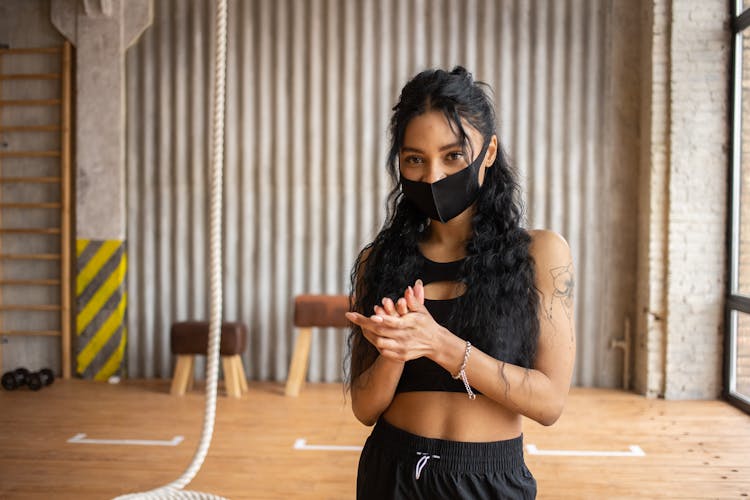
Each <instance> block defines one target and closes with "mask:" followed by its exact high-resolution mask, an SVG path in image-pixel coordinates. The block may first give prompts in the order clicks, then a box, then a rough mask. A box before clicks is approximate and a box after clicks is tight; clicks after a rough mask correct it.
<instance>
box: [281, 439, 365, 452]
mask: <svg viewBox="0 0 750 500" xmlns="http://www.w3.org/2000/svg"><path fill="white" fill-rule="evenodd" d="M293 448H294V449H295V450H329V451H360V450H361V449H362V447H361V446H337V445H333V444H307V440H306V439H305V438H299V439H298V440H296V441H295V442H294V446H293Z"/></svg>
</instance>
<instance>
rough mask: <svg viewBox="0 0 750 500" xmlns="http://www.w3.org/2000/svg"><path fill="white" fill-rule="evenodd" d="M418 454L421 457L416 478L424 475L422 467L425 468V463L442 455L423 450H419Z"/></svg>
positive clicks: (418, 461)
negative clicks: (423, 451)
mask: <svg viewBox="0 0 750 500" xmlns="http://www.w3.org/2000/svg"><path fill="white" fill-rule="evenodd" d="M417 455H420V457H419V460H417V468H416V470H415V474H414V477H415V479H419V477H420V476H421V475H422V469H424V467H425V465H427V462H428V461H429V460H430V459H431V458H440V455H430V454H429V453H422V452H421V451H418V452H417Z"/></svg>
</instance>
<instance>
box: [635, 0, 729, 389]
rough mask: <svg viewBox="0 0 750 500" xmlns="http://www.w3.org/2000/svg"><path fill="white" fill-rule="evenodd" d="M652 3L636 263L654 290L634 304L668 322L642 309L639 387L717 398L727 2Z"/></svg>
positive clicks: (723, 246)
mask: <svg viewBox="0 0 750 500" xmlns="http://www.w3.org/2000/svg"><path fill="white" fill-rule="evenodd" d="M648 4H650V5H649V6H647V8H649V7H650V8H652V9H653V11H652V18H651V19H652V21H653V24H652V37H651V54H650V59H648V60H646V61H645V62H646V64H651V68H650V71H651V74H652V75H653V78H652V80H651V82H650V92H649V94H650V95H646V96H644V99H643V100H642V104H644V105H645V106H644V109H643V110H642V112H643V113H644V117H645V118H644V121H643V122H642V123H644V122H645V123H646V124H648V125H649V128H648V129H647V130H646V131H645V132H647V133H648V134H649V136H648V138H647V139H649V140H648V141H644V147H646V149H647V151H646V154H644V155H643V156H642V159H646V160H647V163H646V164H645V165H642V167H643V169H642V173H648V178H649V183H648V185H647V187H648V190H649V192H648V194H647V195H643V197H642V199H641V210H642V217H641V219H642V220H644V219H645V220H646V221H647V223H648V239H646V240H644V241H645V243H643V244H642V245H641V256H642V257H643V258H642V259H641V262H640V266H639V275H640V277H647V278H648V287H647V288H648V290H647V291H646V290H645V288H646V287H645V286H642V287H640V288H639V297H638V302H639V306H641V307H639V309H641V310H647V311H650V312H651V313H653V314H655V315H656V316H658V317H661V318H663V320H662V321H653V320H652V321H650V322H648V321H647V318H648V316H649V314H648V313H643V314H642V315H641V318H640V321H639V324H638V326H639V332H638V339H637V341H638V342H637V347H636V384H635V385H636V388H637V390H639V391H640V392H644V393H646V394H649V395H663V396H664V397H666V398H670V399H672V398H675V399H677V398H713V397H716V396H718V395H719V393H720V391H721V383H722V380H721V367H722V362H723V358H722V354H723V349H722V342H723V341H722V334H723V331H724V325H723V314H724V296H725V290H726V288H725V280H724V277H725V274H726V262H725V261H726V258H725V255H726V241H725V235H726V199H727V198H726V197H727V192H726V183H727V145H728V127H727V113H728V88H727V81H728V74H727V70H728V57H729V47H730V45H729V31H728V18H729V13H728V6H727V3H726V2H725V1H724V0H680V1H667V0H655V1H653V2H648ZM647 17H648V16H647ZM664 77H666V80H664V79H663V78H664ZM665 82H668V85H665V84H664V83H665ZM647 86H648V84H647ZM642 186H643V184H642ZM643 210H646V212H645V214H644V213H643ZM643 233H644V231H642V232H641V234H643ZM664 238H666V239H664ZM665 245H666V246H665ZM644 246H647V248H644ZM639 279H640V278H639ZM652 318H653V316H652Z"/></svg>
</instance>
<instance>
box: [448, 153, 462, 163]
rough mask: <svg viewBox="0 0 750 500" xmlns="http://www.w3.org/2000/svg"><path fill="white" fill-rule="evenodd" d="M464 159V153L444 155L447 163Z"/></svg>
mask: <svg viewBox="0 0 750 500" xmlns="http://www.w3.org/2000/svg"><path fill="white" fill-rule="evenodd" d="M463 157H464V153H463V152H462V151H451V152H450V153H448V154H447V155H446V159H447V160H448V161H457V160H461V159H463Z"/></svg>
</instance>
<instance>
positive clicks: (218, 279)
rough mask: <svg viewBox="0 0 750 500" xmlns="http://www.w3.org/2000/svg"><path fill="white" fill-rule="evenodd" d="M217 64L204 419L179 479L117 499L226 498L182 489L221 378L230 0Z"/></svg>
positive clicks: (222, 0) (196, 462)
mask: <svg viewBox="0 0 750 500" xmlns="http://www.w3.org/2000/svg"><path fill="white" fill-rule="evenodd" d="M215 51H216V66H215V68H214V101H213V112H214V113H213V132H214V133H213V161H212V162H211V170H210V179H211V190H210V203H211V206H210V219H209V236H208V237H209V247H210V250H209V260H210V278H209V291H210V295H211V304H210V311H209V328H208V356H207V357H208V363H207V365H206V409H205V413H204V418H203V432H202V433H201V439H200V443H199V444H198V449H197V450H196V452H195V455H194V456H193V461H192V462H191V463H190V465H189V466H188V468H187V469H186V470H185V472H184V473H183V474H182V476H180V477H179V478H178V479H177V480H175V481H173V482H171V483H169V484H168V485H166V486H162V487H161V488H157V489H155V490H151V491H147V492H143V493H133V494H129V495H123V496H119V497H117V498H116V499H115V500H125V499H127V500H135V499H154V500H156V499H164V498H169V499H196V500H198V499H200V500H216V499H221V500H226V499H224V498H223V497H220V496H216V495H211V494H209V493H201V492H197V491H183V488H184V487H185V486H187V485H188V484H189V483H190V481H192V480H193V478H194V477H195V475H196V474H197V473H198V471H199V470H200V468H201V466H202V465H203V461H204V460H205V458H206V454H207V453H208V447H209V446H210V444H211V437H212V436H213V432H214V421H215V419H216V387H217V385H218V380H219V343H220V341H221V317H222V300H223V297H222V269H221V207H222V195H223V192H222V188H223V182H224V175H223V174H224V170H223V165H224V101H225V95H224V93H225V80H226V60H227V1H226V0H217V1H216V44H215Z"/></svg>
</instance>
